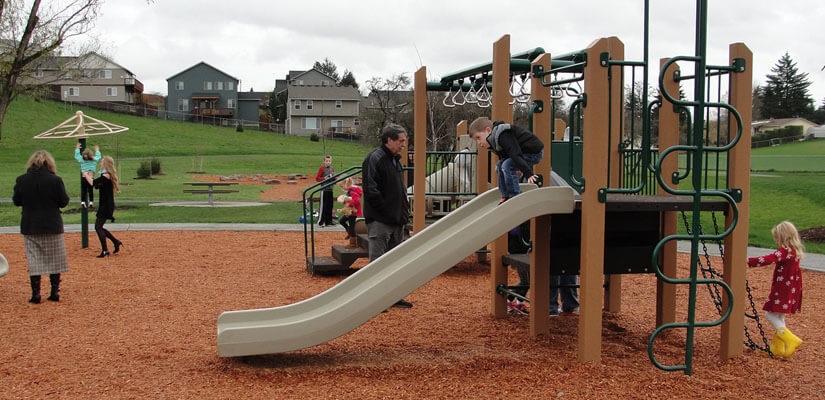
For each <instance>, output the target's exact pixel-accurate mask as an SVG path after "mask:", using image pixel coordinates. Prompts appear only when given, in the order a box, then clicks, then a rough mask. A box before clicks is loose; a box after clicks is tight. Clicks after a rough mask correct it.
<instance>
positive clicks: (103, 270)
mask: <svg viewBox="0 0 825 400" xmlns="http://www.w3.org/2000/svg"><path fill="white" fill-rule="evenodd" d="M115 234H116V235H117V236H118V238H119V239H121V240H122V241H123V243H124V244H125V245H124V247H123V249H122V250H121V253H119V254H116V255H112V256H110V257H108V258H104V259H97V258H95V255H97V254H98V252H99V251H100V248H99V247H98V244H97V242H96V241H95V240H94V238H93V237H92V238H91V239H92V240H90V245H91V247H90V248H87V249H81V248H80V234H79V233H67V234H66V243H67V248H68V252H69V260H70V271H69V272H68V273H66V274H65V275H64V276H63V283H62V286H61V287H62V292H61V301H60V302H59V303H53V302H48V301H44V302H43V303H42V304H38V305H33V304H29V303H27V302H26V300H27V299H28V297H29V295H30V291H29V284H28V277H27V273H26V267H25V266H26V262H25V252H24V247H23V241H22V237H21V236H20V235H19V234H4V235H2V247H0V252H2V253H3V254H4V255H5V256H6V257H7V258H8V260H9V263H10V265H11V270H10V272H9V273H8V275H6V276H4V277H0V315H2V316H3V317H2V318H3V324H2V326H3V328H2V331H0V332H2V335H0V337H1V338H2V339H1V340H2V346H0V358H2V359H3V360H4V362H3V363H2V364H0V387H3V390H2V391H0V398H53V399H80V398H109V399H121V398H130V399H131V398H195V397H197V398H246V397H251V396H254V397H257V398H302V399H333V398H341V399H343V398H363V399H375V398H393V399H438V398H445V399H446V398H449V399H458V398H461V399H500V398H517V399H539V398H540V399H548V398H564V399H596V398H614V399H637V398H680V399H690V398H752V399H776V398H785V397H787V396H789V395H791V397H794V398H819V397H820V396H821V393H823V391H825V382H823V381H822V379H820V377H821V376H822V374H823V372H825V357H823V353H824V351H823V339H825V338H823V335H822V333H821V332H822V327H823V326H825V310H823V308H825V274H822V273H818V272H813V271H804V272H803V274H804V278H803V279H804V283H803V287H804V290H805V293H804V304H803V313H802V314H797V315H793V316H790V317H789V318H788V326H789V327H790V328H791V329H792V330H793V332H794V333H795V334H797V335H798V336H800V337H801V338H802V339H804V340H805V343H804V344H803V345H802V347H801V348H800V350H799V351H798V352H797V353H796V354H795V355H794V356H793V358H791V359H790V360H774V359H771V358H770V357H768V355H767V354H765V353H761V352H755V351H751V350H749V349H744V354H743V355H742V356H738V357H735V358H733V359H729V360H720V359H719V358H718V357H717V352H718V346H719V336H720V334H719V328H706V329H697V331H696V339H695V343H696V348H695V354H694V359H693V362H694V364H693V375H692V376H685V375H684V374H682V373H680V372H664V371H661V370H659V369H656V368H655V367H654V366H653V365H652V364H651V363H650V361H649V360H648V356H647V349H646V347H647V340H648V337H649V334H650V332H651V331H652V330H653V329H654V328H655V326H654V320H655V318H654V316H655V286H656V284H655V278H654V277H653V276H652V275H648V274H645V275H625V278H624V280H623V296H622V299H623V309H622V312H621V313H617V314H611V313H604V314H603V323H602V338H603V345H602V352H601V354H602V360H601V362H598V363H596V362H588V363H582V362H579V361H577V360H576V349H577V344H576V337H577V336H576V335H577V329H578V317H575V316H571V317H558V318H552V319H550V322H549V323H550V326H551V333H550V335H548V336H542V337H539V338H537V339H533V338H531V337H530V336H529V333H528V329H527V317H526V316H508V317H507V318H504V319H498V320H497V319H494V318H492V317H491V316H490V313H489V308H490V306H489V304H490V298H491V294H490V285H489V265H484V264H477V263H475V258H474V257H470V258H467V259H466V260H465V261H463V262H462V263H460V264H458V265H457V266H455V267H454V268H452V269H451V270H449V271H448V272H446V273H444V274H442V275H441V276H439V277H438V278H436V279H435V280H433V281H432V282H430V283H428V284H426V285H425V286H423V287H422V288H420V289H418V290H416V291H414V292H413V293H412V294H411V295H409V296H407V297H406V298H407V300H410V301H412V302H413V303H414V307H413V308H412V309H394V308H393V309H390V310H389V312H386V313H381V314H379V315H377V316H376V317H375V318H374V319H372V320H371V321H369V322H367V323H366V324H365V325H363V326H361V327H360V328H358V329H356V330H354V331H353V332H350V333H348V334H345V335H344V336H341V337H339V338H337V339H335V340H333V341H331V342H329V343H326V344H323V345H320V346H316V347H313V348H309V349H305V350H301V351H295V352H290V353H286V354H275V355H267V356H257V357H245V358H239V359H224V358H219V357H218V356H217V350H216V319H217V316H218V314H219V313H220V312H222V311H226V310H241V309H251V308H261V307H272V306H278V305H284V304H289V303H294V302H297V301H300V300H302V299H305V298H308V297H310V296H313V295H315V294H317V293H319V292H321V291H323V290H325V289H327V288H329V287H331V286H333V285H334V284H336V283H337V282H339V281H340V280H341V279H344V278H343V277H334V276H333V277H329V276H328V277H325V276H310V275H308V274H307V273H306V272H305V264H304V251H303V234H302V233H300V232H286V231H244V232H237V231H138V230H129V231H121V232H115ZM342 235H343V233H342V232H340V231H337V230H336V231H320V232H316V238H318V239H319V242H320V243H319V245H318V249H321V250H322V251H323V249H329V247H330V246H331V245H332V244H333V243H337V244H343V243H344V242H345V241H344V240H343V237H342ZM713 261H714V263H715V264H716V266H717V267H718V268H721V262H720V261H719V260H718V259H715V258H714V260H713ZM680 263H681V265H682V267H681V269H680V274H681V275H682V276H684V275H686V274H687V269H686V263H687V259H686V255H684V254H682V255H680ZM772 271H773V269H772V268H771V267H764V268H757V269H750V270H749V271H748V278H749V282H750V287H751V290H752V293H753V296H754V300H755V302H756V303H757V308H758V309H761V303H762V302H764V299H765V298H766V296H767V290H768V288H769V283H770V279H771V273H772ZM510 272H511V281H512V282H515V281H516V279H517V278H516V276H515V274H514V273H513V271H510ZM47 281H48V280H44V284H43V288H44V290H48V288H47V286H48V283H46V282H47ZM678 292H679V297H678V307H677V310H679V311H678V313H679V316H680V318H684V317H685V314H686V304H687V300H686V299H687V297H686V290H684V289H679V291H678ZM760 314H762V313H761V311H760ZM697 315H698V316H699V318H701V319H703V320H711V319H715V318H716V311H715V309H714V307H713V305H712V304H711V301H710V296H709V295H708V294H707V290H706V289H705V288H700V290H699V297H698V305H697ZM763 323H764V325H765V327H766V329H767V330H768V331H769V335H772V333H773V332H772V331H771V330H770V328H769V327H768V325H769V324H768V323H767V322H763ZM752 332H753V331H752ZM684 337H685V335H684V332H682V331H673V332H669V333H666V334H664V335H663V336H660V338H659V339H657V343H656V352H657V355H658V359H659V360H660V361H662V362H665V363H668V364H679V363H682V362H683V354H684Z"/></svg>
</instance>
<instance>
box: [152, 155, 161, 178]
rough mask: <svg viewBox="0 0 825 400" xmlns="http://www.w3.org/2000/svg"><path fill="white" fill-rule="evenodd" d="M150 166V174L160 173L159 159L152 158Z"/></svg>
mask: <svg viewBox="0 0 825 400" xmlns="http://www.w3.org/2000/svg"><path fill="white" fill-rule="evenodd" d="M150 166H151V167H152V175H160V160H159V159H157V158H153V159H152V161H151V163H150Z"/></svg>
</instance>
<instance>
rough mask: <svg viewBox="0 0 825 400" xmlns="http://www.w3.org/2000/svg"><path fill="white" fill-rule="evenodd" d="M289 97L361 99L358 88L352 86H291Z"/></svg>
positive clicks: (299, 98) (302, 98)
mask: <svg viewBox="0 0 825 400" xmlns="http://www.w3.org/2000/svg"><path fill="white" fill-rule="evenodd" d="M288 93H289V98H290V99H297V100H360V99H361V94H360V93H359V92H358V89H356V88H354V87H350V86H290V87H289V89H288Z"/></svg>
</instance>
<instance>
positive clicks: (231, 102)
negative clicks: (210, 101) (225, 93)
mask: <svg viewBox="0 0 825 400" xmlns="http://www.w3.org/2000/svg"><path fill="white" fill-rule="evenodd" d="M226 106H227V107H229V108H235V99H227V100H226Z"/></svg>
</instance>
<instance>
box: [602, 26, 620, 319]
mask: <svg viewBox="0 0 825 400" xmlns="http://www.w3.org/2000/svg"><path fill="white" fill-rule="evenodd" d="M607 41H608V46H609V48H610V59H611V60H624V43H622V41H621V40H619V38H617V37H615V36H611V37H609V38H607ZM614 68H616V70H614V71H613V72H614V73H613V77H614V79H612V80H611V81H610V86H611V87H610V90H611V93H614V95H613V97H612V98H611V99H610V101H611V104H610V109H611V110H614V111H613V112H612V113H610V114H605V115H604V116H605V117H606V116H607V115H611V116H612V119H610V121H608V122H609V123H610V143H611V147H610V148H609V149H608V151H609V152H610V156H609V159H610V166H609V167H608V168H609V170H610V186H613V187H617V186H619V182H620V178H619V176H620V173H619V172H620V170H619V161H620V160H619V143H621V142H622V130H621V128H622V115H624V98H623V96H619V95H617V93H623V89H624V88H623V87H622V85H623V82H622V80H621V79H615V77H616V75H619V74H618V73H617V72H619V70H620V69H621V68H622V67H614ZM599 187H601V186H599ZM606 279H607V288H606V289H605V290H604V308H605V309H606V310H607V311H609V312H612V313H619V312H621V311H622V276H621V275H619V274H612V275H607V277H606Z"/></svg>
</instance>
